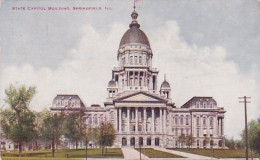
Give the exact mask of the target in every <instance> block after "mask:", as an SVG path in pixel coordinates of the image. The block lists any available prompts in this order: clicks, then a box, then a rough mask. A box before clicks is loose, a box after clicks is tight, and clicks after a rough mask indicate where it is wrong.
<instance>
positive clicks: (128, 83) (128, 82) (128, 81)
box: [127, 71, 130, 86]
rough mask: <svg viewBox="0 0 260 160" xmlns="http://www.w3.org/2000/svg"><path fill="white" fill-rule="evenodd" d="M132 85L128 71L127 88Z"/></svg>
mask: <svg viewBox="0 0 260 160" xmlns="http://www.w3.org/2000/svg"><path fill="white" fill-rule="evenodd" d="M129 85H130V77H129V71H127V86H129Z"/></svg>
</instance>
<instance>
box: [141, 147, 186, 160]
mask: <svg viewBox="0 0 260 160" xmlns="http://www.w3.org/2000/svg"><path fill="white" fill-rule="evenodd" d="M136 150H137V151H140V149H139V148H136ZM141 152H142V153H143V154H144V155H146V156H147V157H149V158H184V157H181V156H179V155H175V154H171V153H168V152H163V151H158V150H155V149H153V148H142V149H141Z"/></svg>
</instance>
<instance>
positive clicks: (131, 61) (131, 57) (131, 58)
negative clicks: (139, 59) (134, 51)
mask: <svg viewBox="0 0 260 160" xmlns="http://www.w3.org/2000/svg"><path fill="white" fill-rule="evenodd" d="M130 64H131V65H132V64H133V56H130Z"/></svg>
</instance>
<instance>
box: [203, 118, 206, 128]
mask: <svg viewBox="0 0 260 160" xmlns="http://www.w3.org/2000/svg"><path fill="white" fill-rule="evenodd" d="M206 120H207V119H206V117H203V125H204V126H205V125H206Z"/></svg>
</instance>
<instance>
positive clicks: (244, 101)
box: [238, 96, 251, 160]
mask: <svg viewBox="0 0 260 160" xmlns="http://www.w3.org/2000/svg"><path fill="white" fill-rule="evenodd" d="M250 98H251V97H246V96H244V97H239V98H238V99H243V101H239V103H244V105H245V132H246V160H248V129H247V109H246V104H247V103H250V101H248V99H250Z"/></svg>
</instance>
